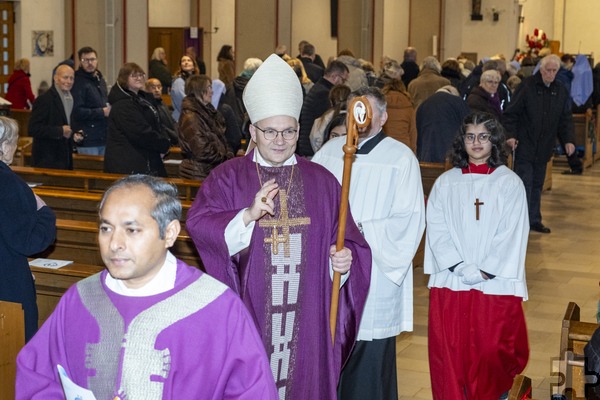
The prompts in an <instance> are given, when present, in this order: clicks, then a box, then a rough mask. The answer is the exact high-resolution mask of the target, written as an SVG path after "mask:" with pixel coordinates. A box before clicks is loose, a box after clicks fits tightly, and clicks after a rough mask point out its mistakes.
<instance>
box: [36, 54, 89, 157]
mask: <svg viewBox="0 0 600 400" xmlns="http://www.w3.org/2000/svg"><path fill="white" fill-rule="evenodd" d="M74 77H75V72H74V71H73V68H71V67H70V66H68V65H60V66H59V67H58V68H57V69H56V73H55V74H54V85H52V87H51V88H50V90H48V91H47V92H46V93H44V94H43V95H41V96H39V97H38V98H37V99H36V100H35V102H34V103H33V109H32V110H31V119H30V120H29V136H32V137H33V150H32V155H33V166H34V167H40V168H55V169H73V155H72V152H73V142H75V143H77V142H80V141H81V140H83V134H81V133H78V132H75V133H73V129H71V126H70V120H71V112H72V111H73V96H71V87H73V81H74Z"/></svg>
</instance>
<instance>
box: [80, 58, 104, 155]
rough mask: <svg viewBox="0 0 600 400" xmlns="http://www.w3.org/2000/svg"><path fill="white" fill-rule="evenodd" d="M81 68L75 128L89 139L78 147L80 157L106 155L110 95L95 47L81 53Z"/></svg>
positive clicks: (84, 140)
mask: <svg viewBox="0 0 600 400" xmlns="http://www.w3.org/2000/svg"><path fill="white" fill-rule="evenodd" d="M77 55H78V56H79V63H80V64H79V69H78V70H77V71H76V72H75V83H74V84H73V90H72V93H73V101H74V104H73V115H72V117H71V119H72V121H71V126H72V127H73V130H74V131H75V132H79V131H81V132H83V136H84V137H85V138H84V139H83V141H82V142H80V143H78V144H77V152H78V153H79V154H92V155H104V149H105V148H106V131H107V129H108V113H109V112H110V106H109V105H108V93H107V91H106V81H105V80H104V78H103V77H102V73H101V72H100V71H99V70H98V55H97V53H96V50H94V49H93V48H91V47H82V48H81V49H79V51H78V52H77Z"/></svg>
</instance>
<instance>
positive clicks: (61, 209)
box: [33, 186, 192, 222]
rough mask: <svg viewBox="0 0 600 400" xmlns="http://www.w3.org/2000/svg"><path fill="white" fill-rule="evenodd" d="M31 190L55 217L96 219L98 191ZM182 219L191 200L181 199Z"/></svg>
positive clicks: (98, 199)
mask: <svg viewBox="0 0 600 400" xmlns="http://www.w3.org/2000/svg"><path fill="white" fill-rule="evenodd" d="M33 192H34V193H35V194H37V195H38V196H40V197H41V198H42V200H44V201H45V202H46V204H47V205H48V207H50V208H51V209H52V210H53V211H54V213H55V214H56V217H57V218H62V219H74V220H78V221H92V222H96V221H98V205H99V203H100V200H102V193H100V192H82V191H76V190H65V189H61V188H47V187H45V186H38V187H34V188H33ZM181 205H182V218H181V220H182V221H185V218H186V216H187V212H188V210H189V209H190V207H191V206H192V201H191V200H181Z"/></svg>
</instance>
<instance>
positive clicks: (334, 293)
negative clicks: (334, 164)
mask: <svg viewBox="0 0 600 400" xmlns="http://www.w3.org/2000/svg"><path fill="white" fill-rule="evenodd" d="M348 110H349V112H348V117H347V120H346V126H347V127H348V135H347V136H346V144H345V145H344V147H343V149H344V173H343V175H342V198H341V200H340V214H339V217H338V234H337V241H336V244H335V247H336V251H340V250H342V249H343V248H344V237H345V236H346V217H347V215H348V198H349V197H350V174H351V173H352V161H353V160H354V153H356V149H357V146H358V128H364V127H367V126H369V125H370V124H371V119H372V118H373V112H372V110H371V106H370V104H369V101H368V100H367V98H366V97H365V96H361V97H355V98H354V99H353V100H352V102H351V103H350V107H349V108H348ZM340 282H341V275H340V273H339V272H335V271H334V273H333V287H332V290H331V307H330V309H329V327H330V328H331V342H332V343H333V344H335V328H336V325H337V314H338V303H339V298H340Z"/></svg>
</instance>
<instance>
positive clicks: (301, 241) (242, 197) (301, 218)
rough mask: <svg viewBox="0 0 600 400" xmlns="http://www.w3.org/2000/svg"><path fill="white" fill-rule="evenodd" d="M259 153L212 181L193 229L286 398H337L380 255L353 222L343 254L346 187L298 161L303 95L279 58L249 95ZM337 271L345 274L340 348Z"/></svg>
mask: <svg viewBox="0 0 600 400" xmlns="http://www.w3.org/2000/svg"><path fill="white" fill-rule="evenodd" d="M243 99H244V104H245V106H246V109H247V111H248V115H249V117H250V120H251V122H252V124H251V125H250V133H251V135H252V143H253V144H254V145H255V146H256V148H255V149H254V150H252V151H250V152H249V153H248V154H247V155H246V156H245V157H240V158H236V159H233V160H230V161H227V162H225V163H224V164H222V165H220V166H218V167H217V168H215V169H214V170H213V171H212V172H211V173H210V175H209V176H208V178H207V179H206V180H205V181H204V182H203V184H202V186H201V187H200V191H199V192H198V195H197V196H196V199H195V201H194V204H193V205H192V208H191V209H190V211H189V212H188V218H187V229H188V232H189V233H190V235H191V236H192V238H193V239H194V242H195V244H196V247H197V248H198V252H199V253H200V256H201V258H202V262H203V264H204V266H205V267H206V270H207V271H208V272H209V273H210V274H211V275H213V276H215V277H217V278H218V279H220V280H221V281H223V282H225V283H226V284H227V285H229V286H230V287H231V288H233V289H234V290H235V291H236V292H237V293H238V294H239V295H240V297H241V298H242V300H243V301H244V303H245V304H246V305H247V306H248V309H249V310H250V313H251V315H252V316H253V317H254V320H255V322H256V325H257V327H258V329H259V332H260V334H261V336H262V340H263V345H264V346H265V349H266V351H267V355H268V357H269V361H270V364H271V371H272V372H273V376H274V378H275V383H276V385H277V389H278V391H279V398H280V399H297V400H305V399H320V400H327V399H331V400H333V399H336V386H337V384H338V380H339V375H340V370H341V368H342V365H343V364H344V363H345V361H346V360H347V358H348V356H349V354H350V351H351V349H352V346H353V344H354V341H355V339H356V335H357V332H358V326H359V323H360V318H361V315H362V311H363V307H364V304H365V300H366V296H367V292H368V288H369V282H370V276H371V272H370V271H371V252H370V249H369V247H368V245H367V243H366V241H365V240H364V238H363V237H362V235H361V234H360V232H359V230H358V228H357V227H356V225H355V224H354V222H353V219H352V216H351V215H348V218H347V228H346V240H345V247H344V248H343V249H342V250H340V251H339V252H336V251H335V245H334V244H335V241H336V235H337V226H338V213H339V205H340V194H341V193H340V185H339V183H338V182H337V180H336V179H335V177H334V176H333V175H332V174H331V173H330V172H328V171H327V170H326V169H325V168H323V167H321V166H320V165H316V164H313V163H311V162H309V161H307V160H305V159H302V158H300V157H297V156H296V155H294V150H295V149H296V142H297V140H298V117H299V114H300V109H301V107H302V89H301V87H300V83H299V81H298V78H297V77H296V75H295V74H294V71H293V70H292V69H291V68H290V67H289V66H288V65H287V64H286V63H285V62H284V61H282V60H281V59H280V58H279V57H278V56H276V55H271V56H270V57H269V58H268V59H267V60H266V61H265V62H264V63H263V64H262V66H261V67H260V68H259V69H258V70H257V71H256V72H255V74H254V75H253V76H252V78H251V79H250V81H249V82H248V84H247V86H246V89H245V90H244V96H243ZM333 271H337V272H340V273H341V274H342V287H341V289H339V290H340V303H339V315H338V320H337V330H336V335H335V344H332V341H331V334H330V330H329V306H330V302H331V292H332V276H333Z"/></svg>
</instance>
